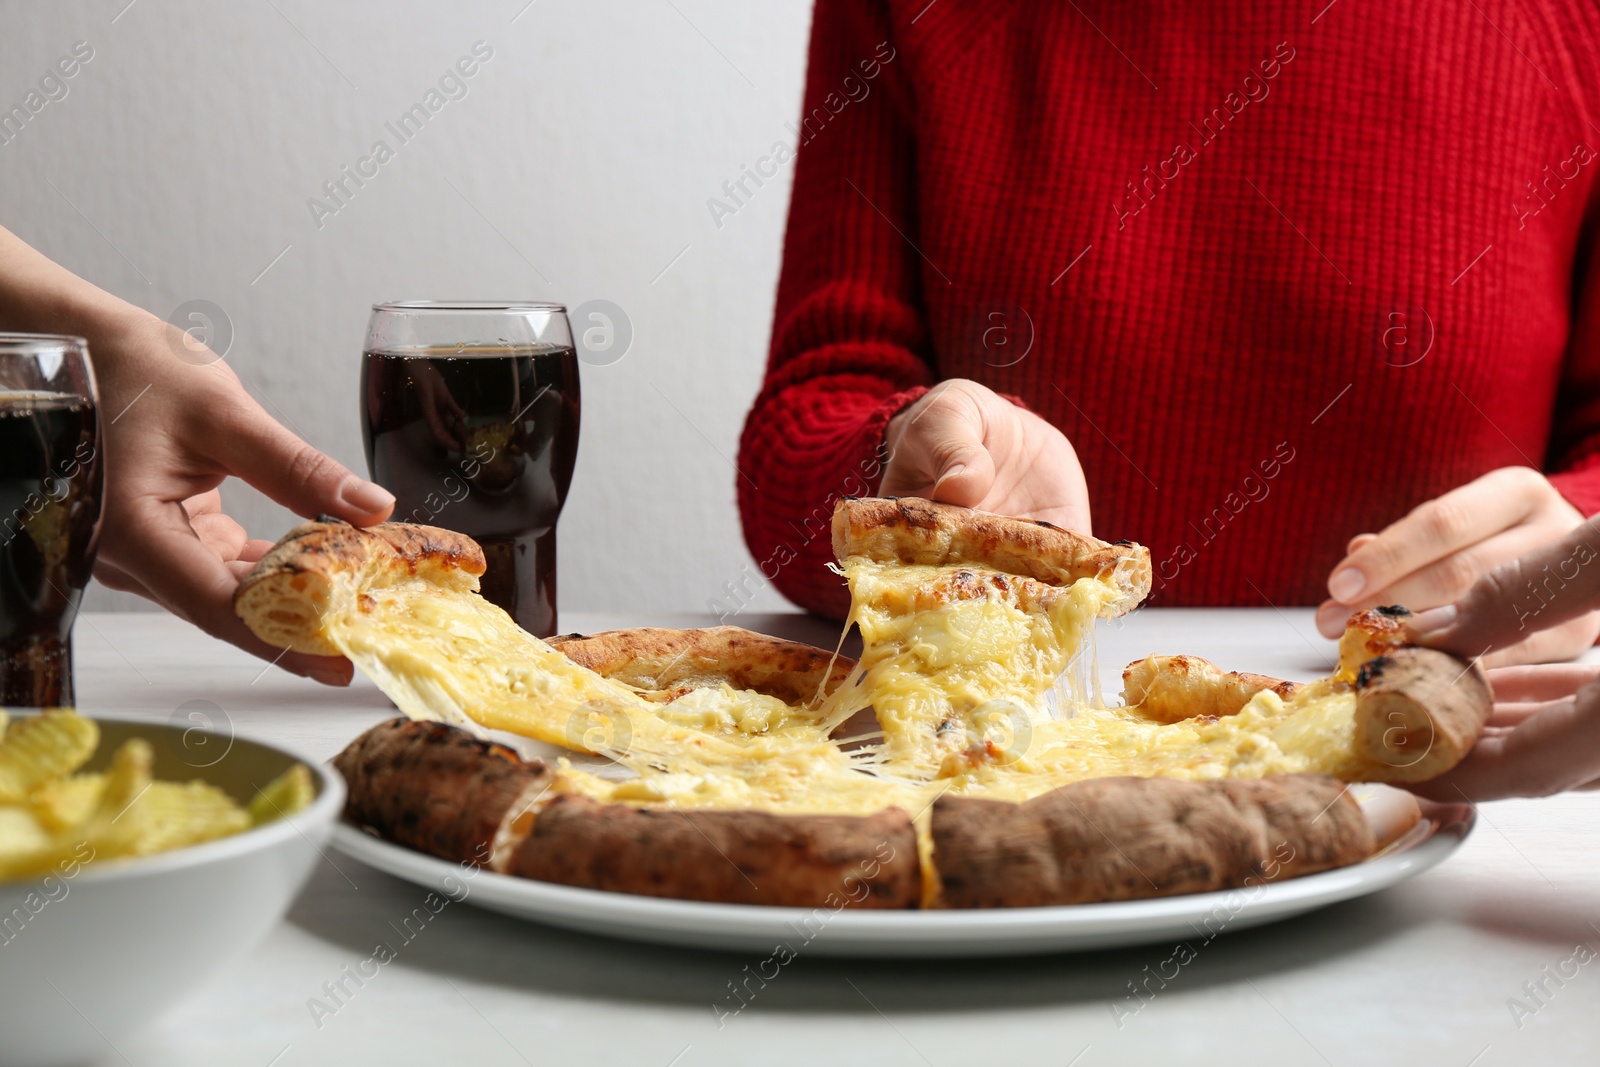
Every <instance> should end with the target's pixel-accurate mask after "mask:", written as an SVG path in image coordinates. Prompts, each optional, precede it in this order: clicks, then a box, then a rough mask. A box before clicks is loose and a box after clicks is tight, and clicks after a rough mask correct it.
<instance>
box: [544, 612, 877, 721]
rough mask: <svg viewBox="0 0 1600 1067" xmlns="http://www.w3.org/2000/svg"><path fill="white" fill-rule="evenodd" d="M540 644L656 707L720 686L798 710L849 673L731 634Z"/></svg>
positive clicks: (654, 634)
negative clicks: (628, 687) (621, 684)
mask: <svg viewBox="0 0 1600 1067" xmlns="http://www.w3.org/2000/svg"><path fill="white" fill-rule="evenodd" d="M547 643H548V644H549V645H551V646H552V647H554V648H559V649H560V650H561V651H562V653H563V654H564V655H565V656H566V657H567V658H568V659H570V660H572V661H573V662H574V663H577V664H579V665H580V666H583V667H588V668H589V669H590V670H592V671H594V672H595V673H596V674H602V675H605V676H606V677H607V678H615V679H616V680H618V681H620V682H625V683H626V684H628V685H631V686H633V687H634V688H636V689H639V690H642V691H643V693H644V695H645V696H650V697H655V698H658V699H663V700H672V699H676V698H677V697H679V696H681V695H683V694H684V693H687V692H688V691H690V690H691V689H699V688H702V687H705V686H715V685H719V684H722V683H724V682H725V683H727V684H728V685H730V686H732V687H733V688H734V689H749V690H753V691H755V692H757V693H764V694H766V695H767V696H771V697H776V698H778V699H779V700H781V701H783V702H784V703H786V704H804V703H806V702H807V701H809V700H812V699H813V698H815V697H816V696H817V695H818V693H819V692H821V693H822V694H823V695H826V694H827V693H831V692H833V690H834V688H835V687H836V686H837V685H838V684H839V683H840V682H842V681H844V679H845V678H846V677H848V676H849V674H850V672H851V671H852V670H854V669H855V665H856V664H855V660H853V659H850V658H848V657H846V656H834V655H832V654H831V653H829V652H826V651H824V650H823V649H820V648H813V647H812V646H811V645H805V644H801V643H799V642H797V641H784V640H782V639H780V638H777V637H768V636H767V635H766V634H758V633H755V632H753V631H750V630H746V629H743V628H742V627H738V626H713V627H711V628H709V629H705V630H671V629H664V628H661V627H653V626H652V627H641V628H639V629H635V630H608V631H606V632H604V633H597V634H589V635H588V636H584V635H583V634H570V635H567V636H564V637H552V638H549V639H548V640H547Z"/></svg>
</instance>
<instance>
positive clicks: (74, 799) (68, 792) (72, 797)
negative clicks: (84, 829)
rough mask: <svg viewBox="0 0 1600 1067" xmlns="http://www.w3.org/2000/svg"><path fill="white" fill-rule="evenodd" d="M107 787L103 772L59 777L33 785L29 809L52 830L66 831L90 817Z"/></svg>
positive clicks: (57, 831) (55, 831)
mask: <svg viewBox="0 0 1600 1067" xmlns="http://www.w3.org/2000/svg"><path fill="white" fill-rule="evenodd" d="M105 788H106V776H105V775H103V774H77V775H73V776H72V777H71V778H57V779H55V780H53V781H49V782H45V783H43V784H42V785H39V786H37V787H35V788H34V791H33V793H32V794H30V795H29V797H28V809H29V810H30V811H32V812H33V816H34V818H36V819H38V820H39V822H40V823H41V824H42V825H43V826H44V827H45V828H46V829H48V830H49V831H50V832H51V833H57V834H62V833H66V832H67V831H69V830H71V829H72V828H73V827H75V826H79V825H82V824H83V823H85V822H87V821H88V820H89V816H91V815H93V814H94V810H95V808H96V807H98V806H99V804H100V794H102V793H103V792H105Z"/></svg>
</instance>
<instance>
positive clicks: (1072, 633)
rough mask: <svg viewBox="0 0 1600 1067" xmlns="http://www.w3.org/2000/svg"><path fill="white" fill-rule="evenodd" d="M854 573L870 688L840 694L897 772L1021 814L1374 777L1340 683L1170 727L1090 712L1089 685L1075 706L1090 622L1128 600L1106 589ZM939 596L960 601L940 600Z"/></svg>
mask: <svg viewBox="0 0 1600 1067" xmlns="http://www.w3.org/2000/svg"><path fill="white" fill-rule="evenodd" d="M844 573H845V575H846V578H847V579H848V580H849V582H850V589H851V594H852V599H853V604H854V607H853V611H852V616H851V617H852V620H853V621H854V622H855V623H857V624H858V625H859V626H860V627H861V633H862V640H863V644H864V646H865V647H864V649H863V652H862V657H861V667H862V670H863V672H864V673H863V678H862V683H861V686H860V687H859V688H858V689H853V690H851V691H850V692H848V693H846V692H845V691H844V690H843V689H842V688H841V690H840V694H838V695H843V696H847V697H853V698H854V699H856V700H858V701H860V702H863V703H867V704H870V705H871V706H872V707H874V708H875V709H876V712H877V718H878V722H879V725H880V726H881V728H882V730H883V733H884V735H885V741H884V743H883V745H882V746H881V747H880V750H879V752H880V759H881V762H882V765H883V766H884V767H885V768H886V769H889V770H891V771H893V772H894V773H897V774H900V775H903V776H905V777H909V778H923V779H935V778H943V779H946V780H948V783H949V788H950V791H951V792H953V793H958V794H964V795H973V796H985V797H992V798H994V799H1003V800H1011V801H1022V800H1027V799H1029V798H1031V797H1035V796H1039V795H1040V794H1042V793H1045V792H1048V791H1050V790H1052V789H1055V788H1057V787H1059V786H1062V785H1066V784H1068V783H1069V782H1075V781H1081V780H1083V779H1087V778H1102V777H1110V776H1118V775H1132V776H1138V777H1154V776H1162V777H1172V778H1185V779H1214V778H1224V777H1230V778H1253V777H1262V776H1265V775H1271V774H1293V773H1321V774H1331V775H1334V776H1336V777H1339V778H1342V779H1344V780H1347V781H1351V780H1360V779H1361V778H1363V777H1365V776H1366V773H1365V772H1366V770H1368V768H1364V767H1363V766H1362V764H1361V762H1360V760H1359V759H1358V758H1357V757H1356V755H1355V745H1354V735H1355V708H1356V699H1355V693H1354V690H1353V689H1352V688H1351V687H1350V686H1349V685H1347V684H1345V683H1343V682H1339V681H1337V680H1334V679H1326V680H1323V681H1321V682H1317V683H1314V684H1312V685H1309V686H1305V687H1303V688H1302V689H1301V690H1300V691H1299V692H1297V693H1296V694H1295V696H1294V697H1293V699H1291V700H1290V701H1288V702H1285V701H1283V700H1282V699H1280V698H1279V697H1278V696H1277V694H1275V693H1273V692H1270V691H1267V692H1262V693H1259V694H1257V695H1256V697H1255V698H1253V699H1252V700H1251V701H1250V703H1248V704H1247V705H1246V706H1245V707H1244V708H1243V709H1241V710H1240V711H1239V712H1238V713H1237V714H1235V715H1230V716H1226V717H1223V718H1220V719H1209V718H1208V719H1198V718H1197V719H1186V720H1183V721H1180V722H1176V723H1170V724H1169V723H1161V722H1155V721H1152V720H1150V719H1148V718H1146V717H1144V716H1143V715H1141V714H1140V713H1139V710H1138V709H1137V708H1106V707H1103V706H1099V704H1098V701H1096V702H1095V703H1090V702H1089V700H1088V692H1087V691H1086V687H1084V686H1082V685H1081V683H1080V684H1079V685H1077V686H1074V687H1073V690H1075V691H1073V690H1068V691H1067V692H1066V693H1063V691H1062V688H1061V685H1060V679H1061V676H1062V674H1063V671H1064V670H1066V668H1067V667H1068V665H1069V664H1070V663H1072V662H1073V661H1074V660H1076V661H1077V662H1078V663H1079V664H1080V665H1081V664H1082V663H1083V662H1084V660H1085V658H1086V657H1085V656H1084V655H1083V650H1084V649H1085V648H1086V647H1088V646H1089V645H1092V643H1093V625H1094V620H1095V618H1096V617H1097V616H1098V615H1099V613H1100V610H1101V607H1102V606H1103V605H1104V604H1105V603H1108V602H1109V600H1110V598H1112V597H1114V596H1115V595H1116V591H1115V588H1114V587H1113V586H1111V585H1109V584H1107V583H1104V582H1101V581H1099V580H1098V579H1094V578H1084V579H1080V580H1079V581H1077V582H1075V583H1074V584H1073V585H1071V586H1069V587H1067V588H1065V589H1059V588H1056V587H1050V586H1045V585H1043V584H1042V583H1035V582H1032V581H1031V580H1030V579H1026V578H1018V577H1016V576H1012V575H1003V574H999V573H998V572H993V571H989V570H986V569H985V568H981V567H972V566H968V565H954V566H951V565H947V566H940V567H933V566H907V565H899V564H883V563H877V562H872V561H867V560H859V559H852V560H849V561H847V563H846V564H845V567H844ZM937 589H947V590H955V591H957V593H958V594H959V598H957V597H951V596H943V597H940V596H930V590H937ZM930 601H931V602H930ZM1055 711H1066V712H1068V713H1069V714H1070V717H1067V718H1063V717H1061V716H1060V715H1058V714H1053V713H1052V712H1055Z"/></svg>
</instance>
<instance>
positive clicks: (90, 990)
mask: <svg viewBox="0 0 1600 1067" xmlns="http://www.w3.org/2000/svg"><path fill="white" fill-rule="evenodd" d="M96 721H97V722H98V723H99V725H100V748H99V750H98V751H97V752H96V754H95V759H94V760H92V761H91V762H90V764H89V768H90V769H96V768H102V767H104V765H105V764H106V762H107V761H109V759H110V757H111V753H112V752H113V751H115V749H116V747H117V746H118V745H120V744H121V743H122V742H123V741H124V740H126V739H127V738H129V737H143V738H145V739H146V740H148V741H149V742H150V744H151V747H152V748H153V749H154V750H155V776H156V777H157V778H158V779H163V780H176V781H188V780H190V779H194V778H199V779H201V780H202V781H206V782H210V783H211V784H212V785H215V786H218V787H220V788H222V789H223V790H225V791H227V792H228V793H229V794H231V795H232V796H233V797H234V798H236V799H238V800H240V801H242V802H248V801H249V799H250V798H251V797H252V796H253V795H254V794H255V791H256V789H257V788H259V787H260V786H262V785H265V784H266V783H267V782H270V781H271V780H272V779H273V778H276V777H277V776H278V775H279V774H281V773H283V771H285V770H286V769H288V767H289V766H290V764H292V763H295V762H297V759H296V757H295V756H293V755H290V754H289V753H287V752H283V751H280V750H279V749H276V748H272V747H270V746H268V745H263V744H260V743H257V742H254V741H246V740H244V739H242V738H230V737H227V736H224V735H219V734H201V733H199V732H198V731H195V730H192V729H184V728H181V727H178V726H169V725H167V724H166V723H153V722H134V721H128V720H118V719H111V720H107V719H99V720H96ZM299 762H305V763H307V765H308V766H310V767H311V771H312V774H313V776H314V778H315V779H316V784H317V798H316V800H315V801H314V802H313V803H312V804H311V806H310V807H308V808H306V809H305V810H304V811H301V812H299V813H298V814H296V815H293V816H291V817H289V818H287V819H282V820H279V821H278V822H274V823H270V824H268V825H266V826H263V827H260V828H259V829H255V830H247V831H245V832H244V833H242V834H238V835H236V836H234V837H228V838H223V839H221V840H219V841H210V842H207V843H206V844H203V845H194V846H192V847H190V848H183V849H178V850H177V851H174V852H167V853H163V854H160V855H156V856H149V857H145V858H142V859H135V860H111V861H103V862H100V863H90V864H88V865H87V866H84V867H83V868H81V869H80V870H79V871H78V872H77V873H76V874H75V876H73V877H70V878H67V877H60V876H56V877H51V878H45V879H40V880H36V881H31V882H7V883H0V1063H3V1064H6V1065H8V1067H9V1065H12V1064H17V1065H28V1067H35V1065H37V1067H46V1065H57V1064H70V1063H79V1062H82V1061H84V1060H86V1059H89V1058H91V1057H101V1056H108V1055H109V1056H112V1057H113V1058H114V1057H115V1055H116V1054H115V1053H114V1052H113V1051H112V1046H113V1045H114V1043H115V1042H117V1041H118V1040H119V1039H120V1038H121V1037H123V1036H124V1035H126V1034H128V1033H129V1032H131V1031H133V1030H135V1029H136V1028H138V1027H139V1026H141V1025H143V1024H146V1023H148V1022H150V1021H151V1020H152V1019H153V1018H154V1017H155V1016H157V1015H158V1014H159V1013H160V1012H162V1011H164V1010H165V1009H167V1008H168V1007H171V1006H172V1005H174V1004H176V1003H177V1002H178V1001H179V1000H180V999H182V998H183V997H184V996H185V995H186V994H188V993H189V992H190V991H192V990H194V989H195V988H197V987H198V986H200V985H201V984H202V983H203V982H205V981H206V979H208V978H210V977H211V976H212V975H213V974H215V973H216V972H217V971H219V970H220V969H222V968H223V967H224V966H225V965H226V964H228V963H230V962H231V961H233V960H234V959H236V958H237V957H238V956H240V955H242V954H243V953H244V952H245V951H247V950H248V949H249V948H251V947H252V946H253V945H255V944H256V943H257V942H258V941H259V940H261V938H262V937H264V936H265V935H266V933H267V931H269V930H271V929H272V928H273V927H274V926H276V925H277V924H278V921H279V920H280V919H282V918H283V914H284V912H286V911H287V910H288V908H289V905H290V903H291V902H292V901H293V900H294V898H295V897H296V896H297V895H298V894H299V892H300V889H301V887H303V886H304V885H305V883H306V880H307V879H308V878H309V877H310V876H311V871H312V867H313V865H314V864H315V863H316V861H317V859H318V857H319V855H320V853H321V849H322V846H323V844H324V843H325V842H326V841H327V838H328V835H329V832H330V831H331V829H332V827H333V823H334V822H335V820H337V819H338V817H339V813H340V811H341V810H342V809H343V807H344V797H345V790H344V782H343V781H342V780H341V779H340V778H339V776H338V775H337V774H336V773H334V772H333V771H331V770H329V769H328V768H326V767H322V766H319V765H317V764H315V763H312V762H311V761H299Z"/></svg>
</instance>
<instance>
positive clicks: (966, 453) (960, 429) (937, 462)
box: [879, 393, 995, 507]
mask: <svg viewBox="0 0 1600 1067" xmlns="http://www.w3.org/2000/svg"><path fill="white" fill-rule="evenodd" d="M960 399H961V398H960V397H957V398H956V399H955V401H951V399H950V398H949V397H947V396H936V395H935V394H932V393H930V394H929V403H928V404H927V406H926V407H924V408H923V410H921V411H918V412H916V413H915V414H914V415H913V416H912V417H911V421H910V422H909V423H907V425H906V426H905V428H904V430H903V431H902V432H900V433H898V434H897V435H896V439H895V441H894V444H893V451H892V452H891V454H890V457H889V463H888V465H887V468H886V469H885V471H884V475H883V484H882V485H881V486H880V487H879V492H880V493H882V494H883V495H884V496H922V497H928V498H929V499H933V500H942V501H944V502H945V503H949V504H961V505H963V506H966V507H972V506H974V505H976V504H977V503H978V502H979V501H980V500H982V499H983V498H984V496H985V495H987V494H988V492H989V489H990V487H991V486H992V485H993V484H994V478H995V468H994V460H993V459H992V458H991V457H990V455H989V450H988V448H986V447H985V446H984V443H983V423H982V419H981V416H976V413H975V412H972V411H971V410H970V409H969V406H968V405H967V404H964V403H961V402H960Z"/></svg>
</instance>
